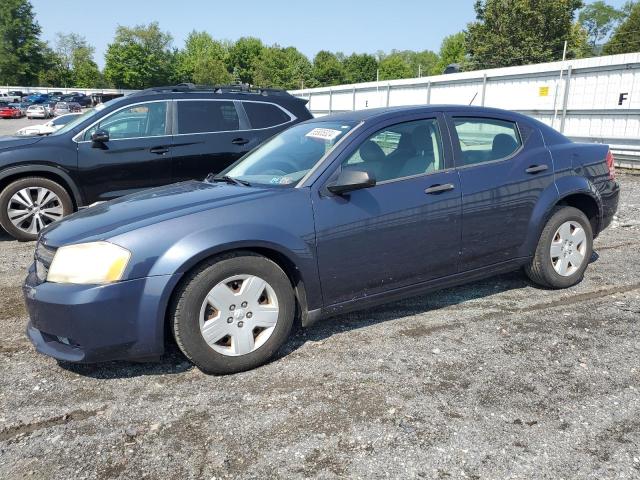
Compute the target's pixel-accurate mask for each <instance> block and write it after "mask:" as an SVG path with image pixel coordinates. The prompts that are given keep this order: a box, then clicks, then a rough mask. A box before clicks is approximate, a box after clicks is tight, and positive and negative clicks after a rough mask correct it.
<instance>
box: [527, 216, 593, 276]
mask: <svg viewBox="0 0 640 480" xmlns="http://www.w3.org/2000/svg"><path fill="white" fill-rule="evenodd" d="M592 252H593V231H592V228H591V222H589V219H588V218H587V217H586V215H585V214H584V213H583V212H582V211H580V210H578V209H577V208H573V207H560V208H558V209H556V211H555V212H554V213H553V215H552V216H551V218H550V219H549V221H548V222H547V224H546V225H545V227H544V229H543V230H542V234H541V235H540V240H539V241H538V246H537V248H536V252H535V255H534V257H533V259H532V260H531V263H530V264H529V265H527V266H525V271H526V273H527V275H528V276H529V278H530V279H531V280H532V281H534V282H535V283H537V284H539V285H542V286H544V287H549V288H568V287H571V286H573V285H575V284H576V283H578V282H580V281H581V280H582V277H583V275H584V272H585V270H586V269H587V265H589V261H590V258H591V254H592Z"/></svg>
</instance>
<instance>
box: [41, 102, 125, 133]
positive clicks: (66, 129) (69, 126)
mask: <svg viewBox="0 0 640 480" xmlns="http://www.w3.org/2000/svg"><path fill="white" fill-rule="evenodd" d="M124 98H126V97H120V98H116V99H114V100H111V101H109V102H106V103H101V104H100V105H96V106H95V108H90V109H89V110H87V111H86V112H84V113H83V114H82V115H78V116H77V117H76V118H75V119H73V121H71V122H69V123H67V124H66V125H65V126H64V127H62V128H61V129H60V130H58V131H56V132H55V133H52V134H51V136H52V137H53V136H57V135H64V134H65V133H67V132H69V131H71V130H73V129H74V128H76V127H77V126H78V125H80V124H81V123H82V122H84V121H85V120H87V119H89V118H91V117H95V116H97V115H98V114H99V113H100V112H101V111H102V110H104V109H105V108H107V107H109V106H111V105H114V104H116V103H118V102H119V101H122V100H123V99H124ZM58 105H60V104H58Z"/></svg>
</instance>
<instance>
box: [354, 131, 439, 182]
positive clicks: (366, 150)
mask: <svg viewBox="0 0 640 480" xmlns="http://www.w3.org/2000/svg"><path fill="white" fill-rule="evenodd" d="M442 152H443V150H442V139H441V135H440V128H439V127H438V121H437V120H436V119H428V120H417V121H413V122H405V123H399V124H396V125H392V126H390V127H387V128H385V129H383V130H380V131H378V132H376V133H374V134H373V135H372V136H371V137H369V138H368V139H367V140H365V141H364V142H363V143H362V144H361V145H360V148H359V149H358V150H357V151H356V152H355V153H354V154H353V155H351V157H349V158H348V159H347V160H346V161H345V162H343V164H342V168H350V169H353V170H367V171H368V172H369V173H371V174H373V175H374V176H375V178H376V181H377V182H384V181H387V180H394V179H397V178H403V177H411V176H414V175H424V174H426V173H431V172H435V171H438V170H442V169H443V168H444V156H443V153H442Z"/></svg>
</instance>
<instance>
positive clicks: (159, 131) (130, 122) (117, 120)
mask: <svg viewBox="0 0 640 480" xmlns="http://www.w3.org/2000/svg"><path fill="white" fill-rule="evenodd" d="M58 105H60V103H58ZM166 124H167V102H151V103H143V104H137V105H132V106H131V107H129V108H124V109H122V110H119V111H118V112H115V113H113V114H111V115H108V116H107V117H105V118H103V119H102V120H100V122H99V123H98V124H96V125H94V126H93V127H91V128H90V129H88V130H87V131H86V132H85V134H84V137H83V139H84V140H91V135H93V134H94V133H95V131H96V130H106V131H107V132H109V138H110V139H111V140H117V139H125V138H142V137H159V136H162V135H165V134H166V130H165V129H166Z"/></svg>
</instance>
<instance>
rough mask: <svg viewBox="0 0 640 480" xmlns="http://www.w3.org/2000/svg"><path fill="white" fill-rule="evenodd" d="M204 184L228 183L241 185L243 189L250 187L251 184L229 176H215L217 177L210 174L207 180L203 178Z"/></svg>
mask: <svg viewBox="0 0 640 480" xmlns="http://www.w3.org/2000/svg"><path fill="white" fill-rule="evenodd" d="M205 182H209V183H213V182H225V183H229V184H231V185H242V186H244V187H250V186H251V184H250V183H249V182H247V181H246V180H240V179H239V178H233V177H230V176H229V175H222V176H217V175H214V174H212V173H210V174H209V175H207V178H205Z"/></svg>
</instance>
